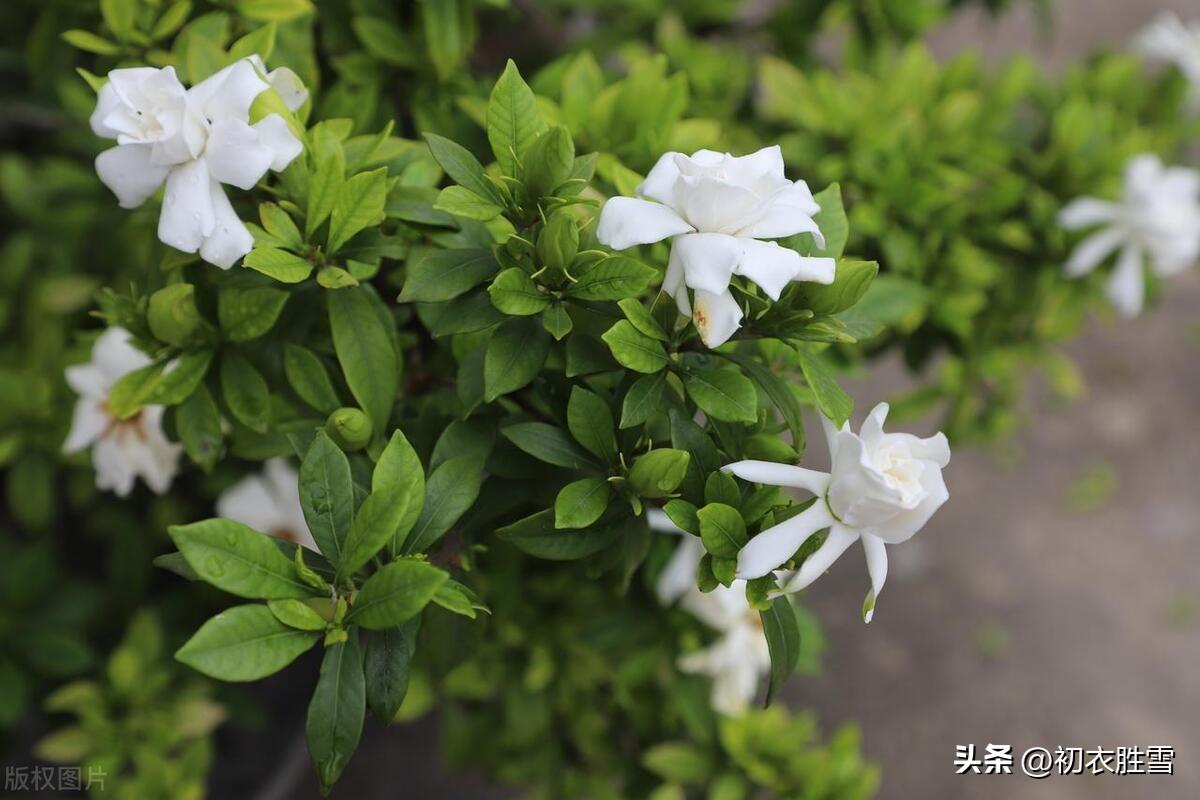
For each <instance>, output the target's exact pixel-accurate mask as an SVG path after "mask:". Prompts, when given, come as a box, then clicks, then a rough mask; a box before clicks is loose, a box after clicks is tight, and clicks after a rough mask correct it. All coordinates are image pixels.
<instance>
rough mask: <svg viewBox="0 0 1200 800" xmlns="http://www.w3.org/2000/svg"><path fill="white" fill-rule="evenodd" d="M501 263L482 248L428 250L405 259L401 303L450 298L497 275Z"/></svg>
mask: <svg viewBox="0 0 1200 800" xmlns="http://www.w3.org/2000/svg"><path fill="white" fill-rule="evenodd" d="M498 269H500V265H499V264H498V263H497V262H496V256H494V255H493V254H492V251H491V250H489V249H487V248H484V247H478V248H476V247H471V248H459V249H454V250H431V251H428V252H427V253H426V254H425V255H424V256H422V257H420V258H418V259H416V260H413V261H409V262H408V271H407V274H406V276H405V279H404V290H403V291H402V292H401V293H400V297H399V300H400V302H401V303H412V302H418V303H436V302H440V301H443V300H452V299H453V298H455V297H458V296H459V295H461V294H463V293H464V292H467V291H470V290H471V289H473V288H475V287H476V286H478V285H479V284H481V283H483V282H484V281H485V280H487V279H488V278H490V277H491V276H492V275H495V274H496V270H498Z"/></svg>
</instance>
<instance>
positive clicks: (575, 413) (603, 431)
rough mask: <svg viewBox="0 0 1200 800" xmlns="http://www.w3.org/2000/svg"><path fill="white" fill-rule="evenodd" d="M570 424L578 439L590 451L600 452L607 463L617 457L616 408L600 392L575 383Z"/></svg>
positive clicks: (568, 405)
mask: <svg viewBox="0 0 1200 800" xmlns="http://www.w3.org/2000/svg"><path fill="white" fill-rule="evenodd" d="M567 428H568V429H569V430H570V431H571V435H572V436H574V437H575V441H577V442H579V443H580V444H581V445H583V446H584V448H586V449H587V451H588V452H590V453H593V454H595V455H596V456H599V457H600V459H601V460H602V461H603V462H604V463H606V464H607V463H611V462H612V461H614V460H615V459H616V457H617V443H616V439H615V438H614V435H613V418H612V411H610V410H609V408H608V403H606V402H604V398H602V397H600V395H598V394H596V393H595V392H591V391H588V390H587V389H584V388H583V387H580V386H573V387H571V398H570V400H568V401H567Z"/></svg>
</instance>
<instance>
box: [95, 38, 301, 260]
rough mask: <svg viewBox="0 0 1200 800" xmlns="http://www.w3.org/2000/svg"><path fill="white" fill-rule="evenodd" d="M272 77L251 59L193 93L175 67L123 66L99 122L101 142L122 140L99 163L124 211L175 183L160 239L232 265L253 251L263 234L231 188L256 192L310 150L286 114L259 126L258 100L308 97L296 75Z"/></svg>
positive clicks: (100, 104)
mask: <svg viewBox="0 0 1200 800" xmlns="http://www.w3.org/2000/svg"><path fill="white" fill-rule="evenodd" d="M263 71H265V69H264V67H263V63H262V59H260V58H258V56H251V57H249V58H244V59H242V60H240V61H236V62H234V63H233V64H231V65H229V66H228V67H226V68H225V69H223V70H221V71H220V72H218V73H216V74H215V75H213V76H212V77H210V78H207V79H205V80H203V81H201V82H200V83H198V84H196V85H195V86H193V87H192V88H191V89H185V88H184V87H183V84H182V83H180V82H179V78H178V77H176V75H175V69H174V68H173V67H164V68H162V69H154V68H152V67H135V68H131V69H115V70H113V71H112V72H110V73H109V74H108V83H106V84H104V86H102V87H101V88H100V93H99V96H98V97H97V100H96V110H95V111H94V112H93V113H92V117H91V126H92V130H93V131H94V132H95V133H96V135H97V136H102V137H104V138H107V139H116V140H117V146H116V147H113V148H111V149H109V150H105V151H104V152H103V153H101V154H100V155H98V156H97V157H96V173H97V174H98V175H99V176H100V180H101V181H102V182H103V183H104V185H105V186H107V187H108V188H109V189H111V190H112V192H113V194H115V195H116V196H117V201H118V203H119V204H120V206H121V207H122V208H137V207H138V206H140V205H141V204H142V203H144V202H146V200H148V199H149V198H150V197H151V196H152V195H153V194H154V193H155V192H157V191H158V188H159V187H160V186H162V185H163V184H164V182H165V183H166V194H165V195H164V197H163V204H162V212H161V214H160V216H159V219H158V238H159V239H161V240H162V241H163V243H164V244H168V245H170V246H171V247H174V248H175V249H177V250H182V251H183V252H185V253H195V252H197V251H199V253H200V256H201V258H203V259H204V260H205V261H207V262H209V263H211V264H216V265H217V266H219V267H221V268H223V269H228V268H229V267H231V266H233V263H234V262H235V261H237V260H238V259H239V258H241V257H242V256H244V255H245V254H246V253H249V252H250V250H251V248H252V247H253V246H254V238H253V237H252V236H251V235H250V231H248V230H247V229H246V226H245V225H243V224H242V221H241V220H240V219H238V217H237V214H236V213H235V212H234V210H233V206H232V205H230V203H229V198H227V197H226V196H225V190H224V189H222V188H221V184H223V183H226V184H230V185H232V186H236V187H238V188H239V189H245V190H249V189H252V188H254V185H255V184H257V183H258V182H259V180H261V179H262V176H263V175H264V174H266V172H267V170H268V169H271V170H275V171H276V172H278V171H280V170H282V169H285V168H286V167H287V165H288V164H290V163H291V162H292V159H294V158H295V157H296V156H298V155H299V154H300V153H301V151H302V150H303V145H301V143H300V140H299V139H297V138H296V136H295V135H294V134H293V133H292V131H291V129H289V128H288V125H287V122H285V121H284V119H283V117H281V116H279V115H278V114H270V115H268V116H266V117H264V118H263V119H262V120H260V121H258V122H256V123H255V124H254V125H250V124H249V122H250V104H251V103H253V102H254V99H255V98H256V97H258V95H260V94H262V93H263V92H264V91H266V90H267V89H268V88H270V87H271V86H274V87H276V88H277V89H279V91H280V94H281V95H282V96H283V98H284V102H285V103H287V104H288V107H289V108H292V109H293V110H295V109H296V108H299V107H300V105H302V104H303V103H304V100H305V99H306V98H307V96H308V93H307V91H305V90H304V87H303V85H302V84H301V83H300V81H299V79H298V78H297V77H296V74H295V73H294V72H292V71H291V70H286V69H277V70H275V71H273V72H271V73H270V74H269V75H268V76H267V79H265V80H264V78H263V77H262V75H261V74H260V72H263ZM268 80H269V81H270V83H268Z"/></svg>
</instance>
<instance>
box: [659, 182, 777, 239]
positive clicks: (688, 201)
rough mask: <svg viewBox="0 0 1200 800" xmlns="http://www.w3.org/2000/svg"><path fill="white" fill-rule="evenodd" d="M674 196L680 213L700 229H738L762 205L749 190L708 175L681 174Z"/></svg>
mask: <svg viewBox="0 0 1200 800" xmlns="http://www.w3.org/2000/svg"><path fill="white" fill-rule="evenodd" d="M675 196H676V198H677V199H676V201H675V203H674V206H675V208H676V209H677V210H678V211H679V214H680V216H682V217H683V218H684V219H685V220H687V221H688V222H689V223H690V224H691V225H692V227H694V228H695V229H696V230H697V231H700V232H701V233H724V234H735V233H738V232H740V231H741V230H742V229H743V228H744V227H745V226H746V225H747V224H748V223H750V222H751V221H753V220H754V219H755V218H756V217H757V216H758V213H759V211H760V209H761V207H762V201H761V199H760V198H759V196H758V195H757V194H755V193H754V192H753V191H752V190H750V189H748V188H746V187H744V186H738V185H736V184H733V183H727V182H726V181H723V180H719V179H717V178H710V177H708V176H707V175H703V176H700V177H692V176H689V175H683V176H680V178H679V184H677V185H676V188H675Z"/></svg>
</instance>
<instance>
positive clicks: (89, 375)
mask: <svg viewBox="0 0 1200 800" xmlns="http://www.w3.org/2000/svg"><path fill="white" fill-rule="evenodd" d="M129 338H130V337H129V332H128V331H126V330H124V329H122V328H109V329H108V330H106V331H105V332H104V333H103V334H101V336H100V338H99V339H97V340H96V344H95V345H94V346H93V347H92V360H91V362H90V363H88V364H80V365H78V366H74V367H68V368H67V372H66V375H67V383H68V384H69V385H70V387H71V388H72V389H74V390H75V392H76V393H78V394H79V400H78V401H77V402H76V403H75V415H74V417H73V419H72V420H71V432H70V433H69V434H67V440H66V441H65V442H64V443H63V452H65V453H77V452H79V451H80V450H83V449H85V448H87V447H91V448H92V466H93V467H94V468H95V470H96V488H97V489H101V490H112V491H113V492H115V493H116V494H117V495H118V496H120V497H125V496H126V495H128V494H129V492H130V491H132V490H133V484H134V482H135V480H136V479H137V478H138V477H139V476H140V477H141V479H142V480H143V481H145V482H146V485H147V486H149V487H150V488H151V489H152V490H153V491H154V492H155V493H156V494H162V493H163V492H165V491H166V490H167V489H168V488H169V487H170V485H171V481H172V480H173V479H174V478H175V473H176V472H177V471H178V467H179V454H180V453H181V452H182V450H183V448H182V447H180V446H179V445H177V444H174V443H173V442H171V441H169V440H168V439H167V437H166V436H165V435H164V434H163V429H162V416H163V410H164V409H163V407H162V406H145V407H143V408H142V409H141V410H140V411H139V412H138V413H137V414H135V415H134V416H132V417H130V418H129V419H118V418H117V417H116V416H114V415H113V413H112V412H111V411H110V410H109V406H108V395H109V392H110V391H111V390H112V387H113V386H114V385H115V384H116V383H117V381H119V380H120V379H121V378H123V377H125V375H127V374H129V373H130V372H133V371H134V370H137V369H141V368H142V367H145V366H148V365H149V364H150V358H149V357H147V356H146V354H145V353H143V352H142V351H140V350H138V349H137V348H136V347H134V346H133V345H132V344H131V343H130V341H129Z"/></svg>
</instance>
